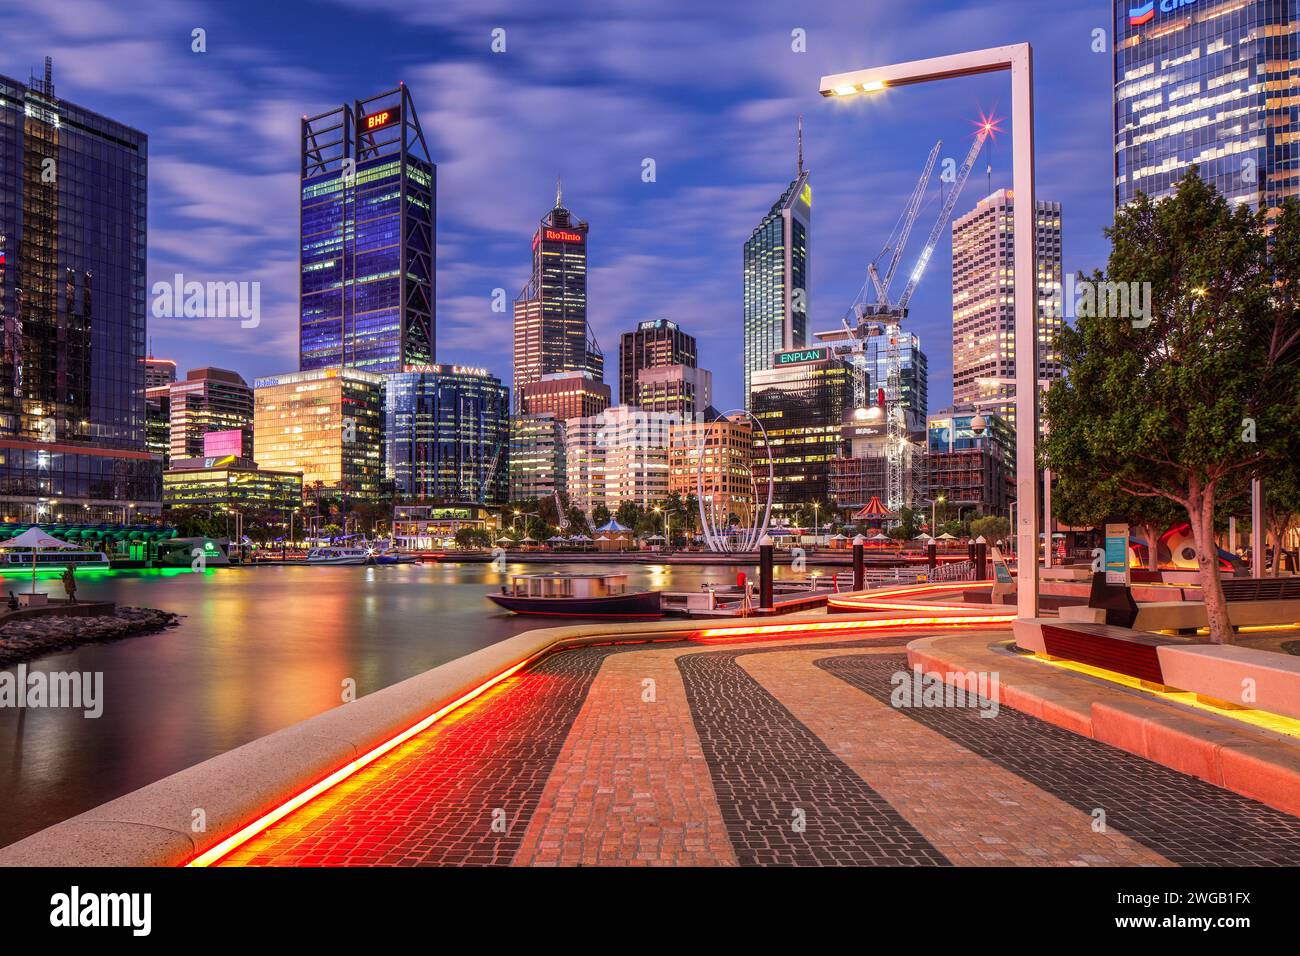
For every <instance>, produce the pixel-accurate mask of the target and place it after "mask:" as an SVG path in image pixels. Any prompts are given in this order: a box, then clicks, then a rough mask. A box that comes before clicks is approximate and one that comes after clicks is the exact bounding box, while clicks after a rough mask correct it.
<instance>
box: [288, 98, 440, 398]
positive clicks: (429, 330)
mask: <svg viewBox="0 0 1300 956" xmlns="http://www.w3.org/2000/svg"><path fill="white" fill-rule="evenodd" d="M436 174H437V168H436V167H435V166H434V164H433V161H432V160H431V159H430V158H429V151H428V147H427V146H426V145H425V141H424V133H423V132H421V130H420V123H419V120H418V119H417V118H416V115H415V106H414V104H413V103H412V102H411V95H410V93H409V92H408V91H407V89H406V87H405V86H404V85H400V86H398V87H397V88H396V89H394V90H389V91H388V92H386V93H381V94H379V95H378V96H372V97H371V98H370V99H367V100H356V101H355V102H354V103H353V104H352V105H351V106H347V105H344V106H340V107H339V108H338V109H336V110H331V111H330V112H328V113H322V114H321V115H319V116H313V117H304V118H303V120H302V166H301V177H302V187H301V189H302V191H301V203H302V205H301V212H300V236H301V249H300V257H301V269H300V272H301V278H300V319H299V331H298V353H299V355H298V367H299V368H300V369H301V370H303V371H309V370H313V369H320V368H330V367H337V366H347V367H350V368H357V369H361V370H362V371H366V372H379V373H383V372H400V371H401V370H402V369H403V368H404V367H405V366H407V365H412V364H428V363H430V362H432V361H433V359H434V255H435V229H434V219H435V195H436Z"/></svg>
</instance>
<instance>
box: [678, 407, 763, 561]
mask: <svg viewBox="0 0 1300 956" xmlns="http://www.w3.org/2000/svg"><path fill="white" fill-rule="evenodd" d="M732 415H744V416H746V417H747V418H749V420H750V421H752V422H753V423H754V424H755V425H757V426H758V429H759V431H760V432H762V433H763V447H764V448H766V449H767V505H766V507H765V508H764V509H763V512H762V520H761V521H760V516H759V510H758V482H757V481H755V479H754V473H753V469H752V468H751V469H750V477H749V481H750V487H751V488H753V492H754V522H753V524H752V525H751V526H750V528H749V529H748V531H746V533H745V534H744V535H743V536H742V537H740V539H739V540H735V539H733V537H732V536H731V535H729V534H727V533H726V531H725V530H724V531H722V532H719V531H718V529H717V527H715V525H714V524H713V523H711V522H710V520H709V516H708V515H707V514H706V513H705V510H704V448H705V445H707V444H708V440H709V435H711V434H712V433H713V426H714V425H716V424H717V423H718V422H720V421H722V420H724V419H728V418H730V417H731V416H732ZM697 450H698V452H699V459H698V461H697V463H696V465H695V503H696V504H697V505H698V506H699V509H700V527H701V528H703V529H704V540H705V542H706V543H707V544H708V546H709V550H710V551H713V552H729V551H755V550H757V549H758V542H759V541H761V540H762V538H763V536H764V535H765V534H767V525H768V522H769V521H770V520H771V518H772V490H773V488H774V487H775V484H776V482H775V478H774V474H773V469H772V446H771V444H770V443H769V442H768V440H767V429H766V428H764V427H763V423H762V422H760V421H759V420H758V419H757V418H755V417H754V414H753V413H752V412H750V411H748V410H747V409H744V408H733V409H731V410H730V411H727V412H723V413H722V414H721V415H719V416H718V417H717V418H715V419H714V420H713V421H711V422H709V424H708V426H707V427H706V428H705V429H704V431H703V433H702V434H701V435H700V444H699V448H698V449H697Z"/></svg>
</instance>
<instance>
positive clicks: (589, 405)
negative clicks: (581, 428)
mask: <svg viewBox="0 0 1300 956" xmlns="http://www.w3.org/2000/svg"><path fill="white" fill-rule="evenodd" d="M519 391H520V392H522V393H523V395H522V396H521V397H520V398H519V399H517V400H516V405H517V407H518V408H519V411H520V414H522V415H543V414H546V413H547V412H550V413H553V414H554V415H555V417H556V418H558V419H559V420H560V421H565V420H566V419H569V418H584V417H586V416H588V415H599V414H600V413H601V412H603V411H604V410H605V409H607V408H609V398H610V396H609V386H608V385H606V384H605V383H604V382H602V381H601V380H600V379H598V378H595V377H593V376H592V374H591V373H590V372H551V373H549V374H546V375H543V376H541V377H540V378H538V379H537V380H536V381H533V382H529V383H528V384H527V385H523V386H520V387H519Z"/></svg>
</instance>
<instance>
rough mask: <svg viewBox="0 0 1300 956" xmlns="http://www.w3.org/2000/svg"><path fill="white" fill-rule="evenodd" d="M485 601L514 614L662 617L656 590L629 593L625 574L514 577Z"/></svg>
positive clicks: (517, 575)
mask: <svg viewBox="0 0 1300 956" xmlns="http://www.w3.org/2000/svg"><path fill="white" fill-rule="evenodd" d="M487 599H488V600H489V601H492V602H493V603H495V604H498V605H500V606H501V607H503V608H505V609H506V610H507V611H513V612H514V613H515V614H543V615H547V616H551V617H662V616H663V613H664V612H663V610H662V609H661V608H660V604H659V592H658V591H629V590H628V589H627V575H626V574H515V575H511V577H510V583H509V584H508V585H502V587H501V593H500V594H489V595H487Z"/></svg>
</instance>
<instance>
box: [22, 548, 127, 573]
mask: <svg viewBox="0 0 1300 956" xmlns="http://www.w3.org/2000/svg"><path fill="white" fill-rule="evenodd" d="M69 564H70V565H72V566H73V567H74V568H76V569H77V570H78V571H107V570H109V567H110V565H109V561H108V555H107V554H105V553H104V552H103V551H38V552H36V573H37V574H49V573H50V572H60V573H61V572H62V571H63V569H64V568H66V567H67V566H68V565H69ZM0 573H3V574H31V573H32V553H31V552H30V551H6V552H4V554H3V557H2V558H0Z"/></svg>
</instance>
